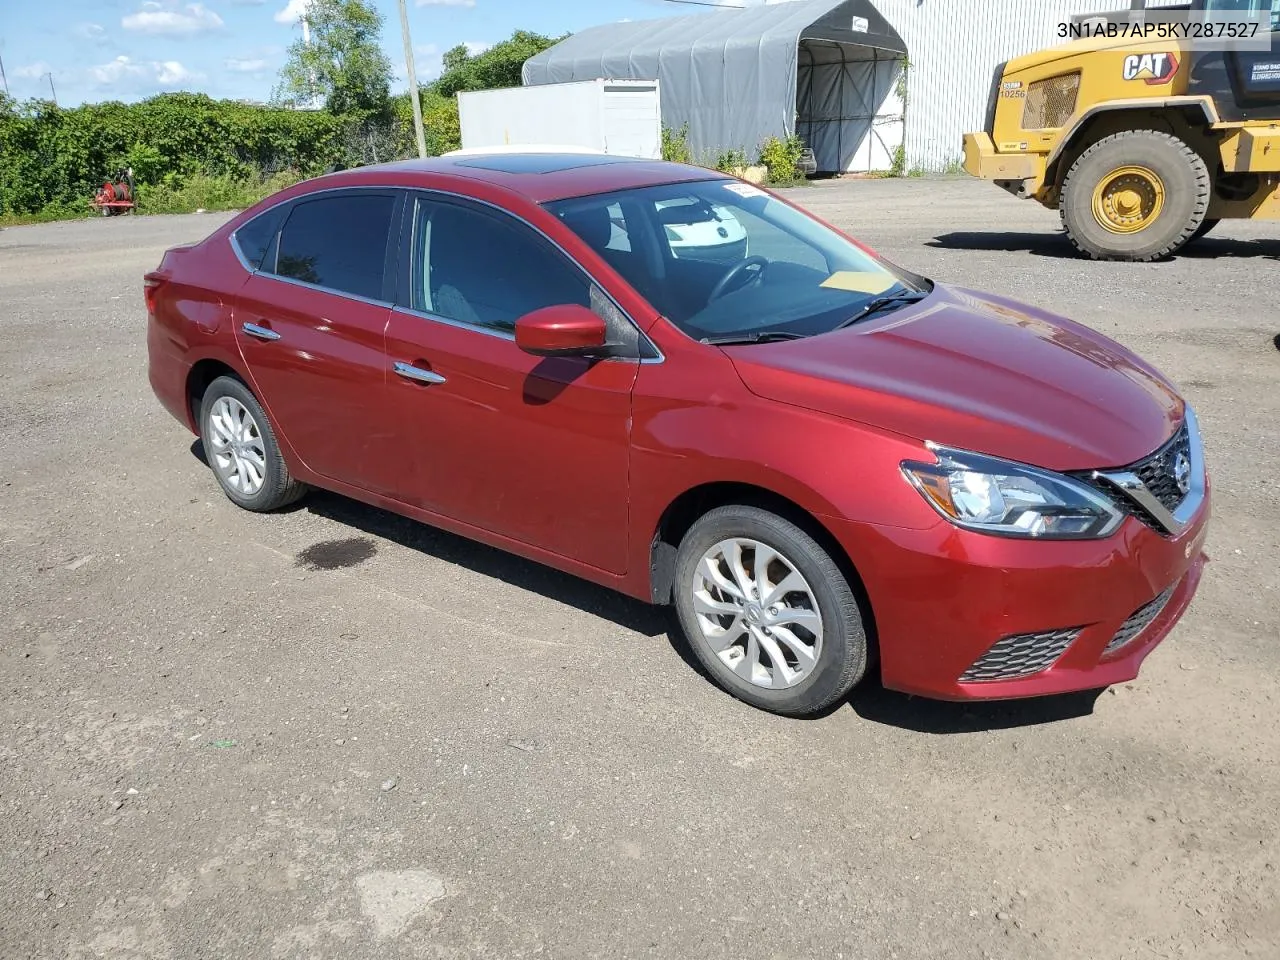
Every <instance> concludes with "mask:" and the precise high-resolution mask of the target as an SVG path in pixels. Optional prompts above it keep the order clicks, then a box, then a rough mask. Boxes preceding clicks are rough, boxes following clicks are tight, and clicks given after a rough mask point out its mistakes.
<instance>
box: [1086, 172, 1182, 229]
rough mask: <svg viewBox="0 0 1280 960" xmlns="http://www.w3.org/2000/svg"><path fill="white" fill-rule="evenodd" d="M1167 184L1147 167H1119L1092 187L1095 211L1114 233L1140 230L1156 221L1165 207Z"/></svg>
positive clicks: (1099, 221)
mask: <svg viewBox="0 0 1280 960" xmlns="http://www.w3.org/2000/svg"><path fill="white" fill-rule="evenodd" d="M1164 199H1165V188H1164V181H1163V180H1162V179H1161V178H1160V175H1159V174H1158V173H1156V172H1155V171H1154V170H1151V169H1150V168H1148V167H1141V166H1136V165H1130V166H1124V167H1119V168H1117V169H1115V170H1112V171H1111V172H1110V173H1109V174H1107V175H1106V176H1105V177H1103V178H1102V180H1101V181H1099V183H1098V185H1097V187H1096V188H1095V189H1094V191H1093V215H1094V218H1095V219H1096V220H1097V221H1098V223H1099V224H1100V225H1101V226H1102V227H1104V228H1106V229H1107V230H1110V231H1111V232H1112V233H1137V232H1138V231H1140V230H1145V229H1146V228H1147V227H1149V226H1151V224H1153V223H1155V221H1156V219H1157V218H1158V217H1159V216H1160V212H1161V211H1162V210H1163V209H1164Z"/></svg>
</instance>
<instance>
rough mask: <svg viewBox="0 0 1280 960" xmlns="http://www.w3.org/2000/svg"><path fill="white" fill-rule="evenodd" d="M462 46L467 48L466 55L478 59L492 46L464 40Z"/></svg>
mask: <svg viewBox="0 0 1280 960" xmlns="http://www.w3.org/2000/svg"><path fill="white" fill-rule="evenodd" d="M462 45H463V46H464V47H466V48H467V53H469V54H470V55H471V56H473V57H478V56H479V55H480V54H482V53H484V52H485V51H486V50H488V49H489V48H490V47H492V46H493V44H492V43H481V42H480V41H478V40H465V41H463V43H462Z"/></svg>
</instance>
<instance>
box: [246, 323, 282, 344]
mask: <svg viewBox="0 0 1280 960" xmlns="http://www.w3.org/2000/svg"><path fill="white" fill-rule="evenodd" d="M240 329H241V330H243V331H244V332H245V333H247V334H248V335H249V336H251V337H257V338H258V339H259V340H279V339H280V334H278V333H276V332H275V331H274V330H272V329H270V328H268V327H260V326H258V324H256V323H242V324H241V325H240Z"/></svg>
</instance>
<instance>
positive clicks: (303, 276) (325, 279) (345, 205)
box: [275, 193, 395, 300]
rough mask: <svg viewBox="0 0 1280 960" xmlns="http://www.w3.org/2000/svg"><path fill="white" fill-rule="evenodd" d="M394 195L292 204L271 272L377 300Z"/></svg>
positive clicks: (357, 195) (351, 196) (348, 196)
mask: <svg viewBox="0 0 1280 960" xmlns="http://www.w3.org/2000/svg"><path fill="white" fill-rule="evenodd" d="M394 208H395V196H394V195H393V194H389V193H387V194H380V193H351V194H342V195H338V196H328V197H320V198H319V199H316V200H304V201H303V202H301V203H298V204H295V205H294V207H293V210H292V211H291V212H290V214H289V219H288V220H287V221H285V225H284V229H283V230H281V231H280V248H279V253H278V255H277V257H276V270H275V272H276V273H277V274H278V275H280V276H282V277H289V278H291V279H294V280H301V281H303V282H304V283H314V284H316V285H317V286H321V287H328V288H329V289H331V290H337V291H339V292H341V293H350V294H354V295H356V296H358V297H366V298H368V299H370V300H381V299H382V294H383V287H382V281H383V272H384V269H385V267H386V257H387V236H388V233H389V232H390V230H391V214H392V211H393V209H394Z"/></svg>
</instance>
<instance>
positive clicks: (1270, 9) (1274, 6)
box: [1194, 0, 1280, 31]
mask: <svg viewBox="0 0 1280 960" xmlns="http://www.w3.org/2000/svg"><path fill="white" fill-rule="evenodd" d="M1194 9H1202V10H1204V11H1206V12H1207V13H1218V14H1225V13H1263V14H1268V15H1269V17H1270V21H1271V29H1272V30H1273V31H1275V30H1280V0H1203V2H1202V3H1200V4H1196V6H1195V7H1194Z"/></svg>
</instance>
